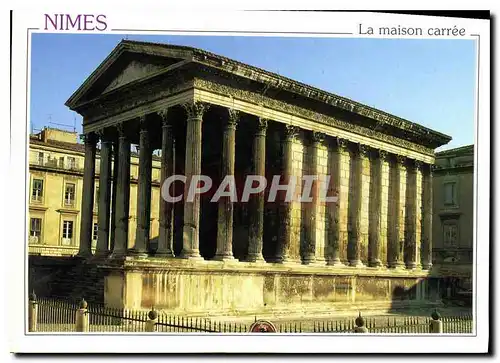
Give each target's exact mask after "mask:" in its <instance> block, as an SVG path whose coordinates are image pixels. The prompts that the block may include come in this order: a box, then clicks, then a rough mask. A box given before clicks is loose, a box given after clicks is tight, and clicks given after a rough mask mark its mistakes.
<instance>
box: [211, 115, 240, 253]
mask: <svg viewBox="0 0 500 363" xmlns="http://www.w3.org/2000/svg"><path fill="white" fill-rule="evenodd" d="M239 116H240V115H239V112H238V111H237V110H233V109H230V108H229V109H228V119H227V122H226V124H225V125H224V132H223V135H222V170H221V171H222V175H221V177H222V178H221V180H223V179H224V178H225V177H226V176H233V177H234V159H235V147H236V125H237V123H238V119H239ZM215 259H216V260H233V259H234V257H233V202H232V201H231V199H230V197H229V196H221V198H220V199H219V210H218V224H217V251H216V253H215Z"/></svg>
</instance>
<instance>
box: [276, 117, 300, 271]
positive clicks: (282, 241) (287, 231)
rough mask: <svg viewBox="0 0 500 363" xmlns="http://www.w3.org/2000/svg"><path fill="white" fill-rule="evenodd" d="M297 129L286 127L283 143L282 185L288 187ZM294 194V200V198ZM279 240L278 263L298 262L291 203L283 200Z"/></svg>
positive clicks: (291, 173)
mask: <svg viewBox="0 0 500 363" xmlns="http://www.w3.org/2000/svg"><path fill="white" fill-rule="evenodd" d="M298 133H299V129H298V127H296V126H292V125H286V127H285V143H284V145H283V179H284V183H285V184H288V185H290V180H291V178H294V177H295V176H294V175H293V143H294V140H295V138H296V137H297V136H298ZM295 197H296V196H295V193H294V198H295ZM280 218H281V223H280V238H279V248H278V256H277V257H278V261H281V262H283V263H288V262H290V263H296V262H299V256H298V253H297V252H298V248H297V247H298V243H299V241H295V240H294V238H293V234H292V201H286V200H284V198H283V201H282V205H281V213H280Z"/></svg>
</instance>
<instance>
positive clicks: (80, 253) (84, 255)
mask: <svg viewBox="0 0 500 363" xmlns="http://www.w3.org/2000/svg"><path fill="white" fill-rule="evenodd" d="M92 256H93V255H92V251H78V253H77V254H76V257H81V258H89V257H92Z"/></svg>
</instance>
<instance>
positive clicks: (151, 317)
mask: <svg viewBox="0 0 500 363" xmlns="http://www.w3.org/2000/svg"><path fill="white" fill-rule="evenodd" d="M157 322H158V313H157V312H156V310H155V309H154V307H153V308H151V311H150V312H149V313H148V320H146V331H147V332H155V331H156V323H157Z"/></svg>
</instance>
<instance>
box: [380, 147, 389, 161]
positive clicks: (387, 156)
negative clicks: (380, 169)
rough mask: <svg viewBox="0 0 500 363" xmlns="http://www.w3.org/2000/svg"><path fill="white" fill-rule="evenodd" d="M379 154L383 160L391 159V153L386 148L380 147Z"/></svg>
mask: <svg viewBox="0 0 500 363" xmlns="http://www.w3.org/2000/svg"><path fill="white" fill-rule="evenodd" d="M377 154H378V157H379V159H380V160H382V161H389V159H390V154H389V153H388V152H387V151H385V150H381V149H378V150H377Z"/></svg>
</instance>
